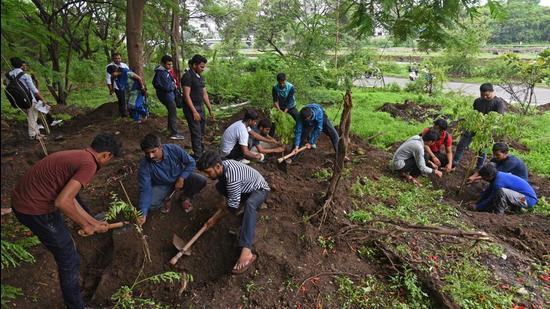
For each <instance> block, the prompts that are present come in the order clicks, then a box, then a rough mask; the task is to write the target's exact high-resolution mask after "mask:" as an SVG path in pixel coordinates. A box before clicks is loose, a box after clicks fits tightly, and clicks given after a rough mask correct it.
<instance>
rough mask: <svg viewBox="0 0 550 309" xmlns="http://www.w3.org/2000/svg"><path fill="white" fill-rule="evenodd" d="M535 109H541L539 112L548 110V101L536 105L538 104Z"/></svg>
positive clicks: (549, 109)
mask: <svg viewBox="0 0 550 309" xmlns="http://www.w3.org/2000/svg"><path fill="white" fill-rule="evenodd" d="M537 109H538V110H539V111H541V112H547V111H550V103H546V104H542V105H538V106H537Z"/></svg>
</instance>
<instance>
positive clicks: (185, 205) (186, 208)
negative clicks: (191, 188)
mask: <svg viewBox="0 0 550 309" xmlns="http://www.w3.org/2000/svg"><path fill="white" fill-rule="evenodd" d="M181 207H182V208H183V211H185V212H186V213H187V212H190V211H191V210H193V206H192V205H191V202H190V201H188V200H184V201H183V203H182V204H181Z"/></svg>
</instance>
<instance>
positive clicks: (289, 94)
mask: <svg viewBox="0 0 550 309" xmlns="http://www.w3.org/2000/svg"><path fill="white" fill-rule="evenodd" d="M294 93H295V91H294V86H293V85H292V84H291V83H289V82H287V81H286V75H285V73H279V74H277V83H276V84H275V85H274V86H273V89H272V90H271V94H272V96H273V107H274V108H276V109H278V110H280V111H282V112H285V113H288V114H289V115H290V116H292V118H294V121H298V116H299V113H298V110H297V109H296V98H295V97H294Z"/></svg>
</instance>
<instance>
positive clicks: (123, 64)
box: [105, 62, 130, 90]
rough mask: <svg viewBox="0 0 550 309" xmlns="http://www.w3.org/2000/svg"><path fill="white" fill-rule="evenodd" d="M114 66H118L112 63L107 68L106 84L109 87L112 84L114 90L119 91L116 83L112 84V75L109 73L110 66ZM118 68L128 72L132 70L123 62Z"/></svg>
mask: <svg viewBox="0 0 550 309" xmlns="http://www.w3.org/2000/svg"><path fill="white" fill-rule="evenodd" d="M113 64H114V65H116V64H115V63H114V62H111V63H109V64H108V65H107V66H106V67H105V83H106V84H107V85H111V84H112V85H113V89H117V90H118V87H117V85H116V83H114V84H113V83H111V74H109V73H108V72H107V67H109V66H110V65H113ZM118 67H119V68H123V69H128V70H129V69H130V68H129V67H128V65H127V64H126V63H124V62H121V63H120V64H119V65H118Z"/></svg>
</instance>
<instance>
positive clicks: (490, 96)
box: [453, 83, 506, 170]
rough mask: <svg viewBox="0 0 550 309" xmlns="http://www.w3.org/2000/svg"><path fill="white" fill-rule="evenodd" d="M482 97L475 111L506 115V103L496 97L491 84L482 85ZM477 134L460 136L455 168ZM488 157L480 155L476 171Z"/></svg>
mask: <svg viewBox="0 0 550 309" xmlns="http://www.w3.org/2000/svg"><path fill="white" fill-rule="evenodd" d="M479 92H480V97H479V98H477V99H475V100H474V105H473V107H474V110H476V111H478V112H480V113H482V114H484V115H486V114H488V113H490V112H496V113H499V114H504V112H505V110H506V102H505V101H504V100H503V99H501V98H499V97H497V96H495V90H494V88H493V85H492V84H490V83H485V84H482V85H481V86H480V87H479ZM474 135H475V132H469V131H464V132H462V135H461V136H460V141H459V142H458V145H457V146H456V151H455V156H454V159H453V166H454V167H456V166H458V164H459V163H460V160H461V159H462V156H463V155H464V151H465V150H466V149H467V148H468V147H469V146H470V144H471V143H472V138H473V137H474ZM486 157H487V155H486V154H485V153H478V157H477V162H476V167H475V169H476V170H479V169H480V168H481V166H483V164H484V163H485V158H486Z"/></svg>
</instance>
